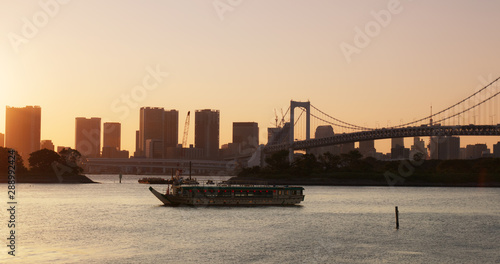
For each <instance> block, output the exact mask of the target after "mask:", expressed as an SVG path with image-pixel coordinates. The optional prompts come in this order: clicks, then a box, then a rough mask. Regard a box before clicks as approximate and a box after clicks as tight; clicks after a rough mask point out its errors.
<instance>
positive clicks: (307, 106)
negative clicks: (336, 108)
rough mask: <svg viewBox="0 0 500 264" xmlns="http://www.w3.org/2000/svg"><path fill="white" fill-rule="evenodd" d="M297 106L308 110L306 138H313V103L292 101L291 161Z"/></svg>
mask: <svg viewBox="0 0 500 264" xmlns="http://www.w3.org/2000/svg"><path fill="white" fill-rule="evenodd" d="M295 107H302V108H304V109H305V110H306V140H308V139H311V103H310V102H309V101H307V102H296V101H293V100H291V101H290V137H289V139H288V140H289V143H290V146H289V149H288V160H289V162H290V163H292V162H293V142H294V139H295V137H294V133H293V129H294V125H295V114H294V112H295V111H294V110H295Z"/></svg>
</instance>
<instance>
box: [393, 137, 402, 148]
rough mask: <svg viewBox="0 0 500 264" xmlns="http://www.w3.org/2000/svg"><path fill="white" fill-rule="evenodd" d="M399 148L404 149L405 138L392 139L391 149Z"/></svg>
mask: <svg viewBox="0 0 500 264" xmlns="http://www.w3.org/2000/svg"><path fill="white" fill-rule="evenodd" d="M397 146H400V147H403V148H404V146H405V140H404V138H392V139H391V148H395V147H397Z"/></svg>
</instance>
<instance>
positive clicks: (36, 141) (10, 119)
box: [5, 106, 42, 165]
mask: <svg viewBox="0 0 500 264" xmlns="http://www.w3.org/2000/svg"><path fill="white" fill-rule="evenodd" d="M41 116H42V109H41V108H40V107H39V106H26V107H21V108H16V107H9V106H7V109H6V120H5V121H6V122H5V146H6V147H7V148H13V149H15V150H17V152H18V153H19V154H20V155H21V156H22V157H23V160H24V162H25V164H26V165H27V164H28V163H27V162H28V159H29V157H30V154H31V153H32V152H35V151H37V150H40V130H41Z"/></svg>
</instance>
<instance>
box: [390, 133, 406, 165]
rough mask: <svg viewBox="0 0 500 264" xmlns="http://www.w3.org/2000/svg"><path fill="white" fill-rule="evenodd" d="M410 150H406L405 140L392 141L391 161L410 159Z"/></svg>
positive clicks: (395, 139) (396, 139)
mask: <svg viewBox="0 0 500 264" xmlns="http://www.w3.org/2000/svg"><path fill="white" fill-rule="evenodd" d="M409 157H410V149H407V148H405V142H404V138H392V139H391V159H393V160H401V159H409Z"/></svg>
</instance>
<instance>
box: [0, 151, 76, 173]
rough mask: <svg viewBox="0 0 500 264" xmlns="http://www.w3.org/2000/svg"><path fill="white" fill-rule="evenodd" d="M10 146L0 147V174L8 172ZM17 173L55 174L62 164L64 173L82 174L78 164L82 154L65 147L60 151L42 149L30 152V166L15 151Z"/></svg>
mask: <svg viewBox="0 0 500 264" xmlns="http://www.w3.org/2000/svg"><path fill="white" fill-rule="evenodd" d="M9 155H10V154H9V148H4V147H0V161H1V162H0V174H7V172H8V167H9V165H11V164H9V163H8V161H9ZM15 155H16V163H15V165H16V175H30V174H31V175H35V174H36V175H51V176H52V175H55V173H56V172H57V171H58V170H59V171H60V168H61V167H62V166H64V168H65V170H64V173H69V174H74V175H77V174H80V173H82V172H83V169H82V168H81V167H80V166H78V164H79V162H80V159H81V156H82V155H81V154H80V152H78V151H77V150H75V149H71V148H69V149H63V150H61V151H60V152H59V153H57V152H55V151H53V150H48V149H41V150H38V151H35V152H33V153H31V154H30V156H29V158H28V163H29V168H27V167H26V166H25V163H24V160H23V157H22V156H21V155H19V153H18V152H17V151H15Z"/></svg>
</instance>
